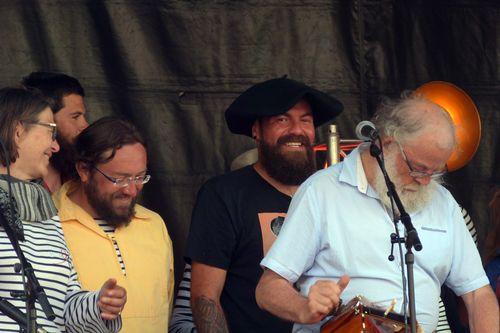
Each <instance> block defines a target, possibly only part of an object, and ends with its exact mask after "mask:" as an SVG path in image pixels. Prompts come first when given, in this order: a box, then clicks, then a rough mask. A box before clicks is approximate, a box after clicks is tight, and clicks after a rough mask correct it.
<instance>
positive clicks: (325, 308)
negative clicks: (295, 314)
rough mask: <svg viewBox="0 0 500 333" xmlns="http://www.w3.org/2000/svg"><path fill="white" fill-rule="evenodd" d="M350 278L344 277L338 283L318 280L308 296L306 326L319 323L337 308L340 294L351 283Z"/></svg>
mask: <svg viewBox="0 0 500 333" xmlns="http://www.w3.org/2000/svg"><path fill="white" fill-rule="evenodd" d="M349 280H350V278H349V277H348V276H347V275H344V276H342V277H341V278H340V280H339V281H338V282H334V281H329V280H318V281H316V283H314V284H313V285H312V286H311V288H310V289H309V295H308V296H307V301H308V302H307V310H306V312H305V313H304V314H303V316H302V317H303V318H302V322H303V323H304V324H312V323H317V322H318V321H320V320H321V319H323V318H324V317H325V316H327V315H328V314H330V312H332V311H333V310H334V309H336V308H337V306H338V305H339V302H340V294H341V293H342V292H343V291H344V289H345V288H346V287H347V284H348V283H349Z"/></svg>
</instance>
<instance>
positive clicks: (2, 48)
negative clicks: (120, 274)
mask: <svg viewBox="0 0 500 333" xmlns="http://www.w3.org/2000/svg"><path fill="white" fill-rule="evenodd" d="M499 12H500V9H499V5H498V2H497V1H477V0H470V1H466V0H455V1H453V0H450V1H438V0H435V1H417V0H414V1H395V0H392V1H368V0H364V1H361V0H358V1H354V0H353V1H340V0H337V1H324V0H302V1H299V0H297V1H294V0H267V1H266V0H254V1H146V0H143V1H137V0H135V1H134V0H128V1H127V0H109V1H97V0H96V1H83V0H40V1H28V0H17V1H14V0H3V1H0V18H1V22H2V24H1V28H0V72H1V73H2V74H1V75H0V85H1V86H6V85H13V84H16V83H17V82H19V80H20V78H21V77H22V76H24V75H27V74H28V73H30V72H31V71H34V70H50V71H62V72H65V73H68V74H70V75H73V76H75V77H77V78H78V79H80V81H81V82H82V84H83V85H84V87H85V89H86V93H87V97H86V103H87V105H88V108H89V110H90V115H89V117H90V120H95V119H97V118H99V117H101V116H103V115H109V114H116V115H122V116H124V117H126V118H128V119H131V120H132V121H134V123H135V124H136V125H137V126H138V127H139V128H140V130H141V131H143V132H144V133H145V135H146V137H147V139H148V141H149V149H148V150H149V151H148V154H149V168H150V170H151V174H152V176H153V180H152V181H151V183H149V184H148V185H147V186H146V187H145V189H144V193H143V197H142V202H143V204H144V205H145V206H147V207H149V208H151V209H153V210H155V211H157V212H159V213H160V214H161V215H162V216H163V218H164V219H165V221H166V224H167V227H168V230H169V233H170V235H171V237H172V239H173V242H174V248H175V259H176V273H177V278H179V276H180V274H181V272H182V267H183V265H184V262H183V258H182V254H183V251H184V247H185V239H186V234H187V232H188V229H189V223H190V215H191V209H192V207H193V203H194V200H195V196H196V192H197V190H198V189H199V187H200V185H201V184H202V183H203V182H204V181H205V180H207V179H208V178H210V177H212V176H214V175H218V174H222V173H223V172H225V171H227V170H228V168H229V165H230V162H231V161H232V160H233V158H235V157H236V156H237V155H239V154H240V153H242V152H244V151H245V150H247V149H249V148H251V147H253V142H252V141H251V140H250V139H248V138H246V137H243V136H237V135H233V134H231V133H230V132H229V131H228V129H227V128H226V124H225V121H224V117H223V112H224V110H225V109H226V107H227V106H228V105H229V104H230V103H231V101H232V100H233V99H234V98H235V97H236V96H238V94H240V93H241V92H242V91H243V90H245V89H246V88H247V87H249V86H250V85H252V84H255V83H257V82H260V81H263V80H266V79H269V78H273V77H278V76H282V75H288V77H290V78H293V79H296V80H300V81H304V82H306V83H308V84H311V85H313V86H315V87H317V88H319V89H321V90H324V91H326V92H328V93H331V94H332V95H334V96H336V97H337V98H338V99H340V100H341V101H342V102H343V103H344V105H345V111H344V113H343V114H342V115H341V116H340V117H339V118H338V119H337V120H336V121H335V123H337V124H338V127H339V131H340V135H341V137H343V138H353V136H354V127H355V124H356V123H357V122H358V121H360V120H362V119H367V118H369V117H370V115H371V114H372V113H373V112H374V109H375V106H376V104H377V103H378V101H379V99H380V97H381V96H383V95H386V96H397V95H399V93H400V92H401V91H403V90H406V89H415V88H417V87H419V86H420V85H421V84H423V83H425V82H428V81H431V80H443V81H449V82H452V83H454V84H456V85H458V86H460V87H461V88H463V89H464V90H465V91H467V92H468V93H469V94H470V95H471V96H472V98H473V100H474V101H475V102H476V104H477V106H478V108H479V110H480V114H481V118H482V129H483V132H482V139H481V144H480V147H479V150H478V151H477V154H476V155H475V157H474V159H473V160H472V161H471V162H470V163H469V164H468V165H467V166H466V167H465V168H463V169H461V170H459V171H456V172H454V173H452V174H451V175H450V176H449V177H448V187H449V189H450V190H451V191H452V193H453V194H454V195H455V197H456V198H457V200H458V201H459V202H460V203H461V204H462V205H463V206H465V207H466V208H467V209H468V210H469V211H470V213H471V215H472V217H473V220H474V222H475V223H476V226H477V229H478V231H479V236H480V239H481V240H483V239H484V236H485V234H486V233H487V231H488V211H487V202H488V197H489V194H490V189H491V187H492V186H494V185H495V184H496V185H498V184H499V183H500V178H499V176H500V173H499V162H500V161H499V159H500V153H499V150H498V144H499V132H500V131H499V125H500V112H499V109H500V98H499V96H500V94H499V93H500V68H499V64H500V57H499V54H500V43H499V42H500V37H499V31H500V28H499V27H500V22H499V21H500V20H499V17H500V13H499ZM325 132H326V127H323V128H320V129H319V130H318V136H319V138H320V140H321V139H324V138H325V136H326V133H325ZM495 147H497V148H495ZM207 223H208V221H207Z"/></svg>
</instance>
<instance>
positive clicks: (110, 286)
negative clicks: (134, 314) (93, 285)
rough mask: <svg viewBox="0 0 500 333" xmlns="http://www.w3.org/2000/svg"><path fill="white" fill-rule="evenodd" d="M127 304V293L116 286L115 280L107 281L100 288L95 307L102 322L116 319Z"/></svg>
mask: <svg viewBox="0 0 500 333" xmlns="http://www.w3.org/2000/svg"><path fill="white" fill-rule="evenodd" d="M125 302H127V291H126V290H125V288H123V287H120V286H119V285H118V284H116V280H115V279H108V280H107V281H106V282H104V284H103V285H102V287H101V291H100V292H99V299H98V301H97V306H98V307H99V310H101V317H102V319H104V320H113V319H116V318H118V316H119V315H120V314H121V312H122V310H123V307H124V306H125Z"/></svg>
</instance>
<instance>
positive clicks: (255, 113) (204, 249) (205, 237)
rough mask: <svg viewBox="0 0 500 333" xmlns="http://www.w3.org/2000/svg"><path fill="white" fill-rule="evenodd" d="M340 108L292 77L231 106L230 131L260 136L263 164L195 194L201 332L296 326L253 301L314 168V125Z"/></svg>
mask: <svg viewBox="0 0 500 333" xmlns="http://www.w3.org/2000/svg"><path fill="white" fill-rule="evenodd" d="M341 111H342V104H341V103H340V102H339V101H337V100H336V99H334V98H333V97H331V96H329V95H327V94H325V93H323V92H320V91H318V90H316V89H313V88H311V87H308V86H306V85H304V84H303V83H300V82H297V81H294V80H290V79H287V78H279V79H273V80H268V81H265V82H262V83H259V84H257V85H254V86H252V87H251V88H249V89H248V90H247V91H245V92H244V93H243V94H242V95H240V96H239V97H238V98H237V99H236V100H235V101H234V102H233V103H232V104H231V106H230V107H229V108H228V109H227V110H226V113H225V116H226V121H227V124H228V127H229V129H230V130H231V132H233V133H235V134H243V135H247V136H249V137H252V138H254V139H255V140H256V143H257V149H258V161H257V163H255V164H254V165H249V166H246V167H243V168H241V169H239V170H236V171H233V172H230V173H227V174H225V175H223V176H220V177H215V178H213V179H210V180H209V181H207V182H206V183H205V184H204V185H203V187H202V188H201V189H200V191H199V192H198V197H197V202H196V205H195V208H194V210H193V216H192V220H191V228H190V232H189V237H188V241H187V244H188V245H187V250H186V255H185V256H186V259H187V261H188V262H190V263H192V272H191V278H192V282H191V308H192V312H193V316H194V322H195V324H196V329H197V330H198V332H203V333H205V332H228V331H231V332H238V333H241V332H287V331H288V332H290V331H291V328H292V323H290V322H286V321H283V320H281V319H279V318H277V317H274V316H272V315H270V314H269V313H267V312H265V311H262V310H260V309H259V308H258V307H257V304H256V303H255V296H254V292H255V286H256V285H257V282H258V279H259V277H260V275H261V274H262V269H261V268H260V267H259V262H260V260H261V259H262V257H263V256H264V255H265V253H266V252H267V250H268V248H269V247H270V246H271V244H272V242H273V241H274V240H275V239H276V235H275V234H274V233H273V227H274V231H277V229H278V225H279V223H280V219H282V218H283V216H284V215H285V214H286V211H287V209H288V205H289V203H290V200H291V197H292V195H293V194H294V192H295V190H296V189H297V187H298V185H299V184H300V183H301V182H303V181H304V180H305V179H306V178H307V177H309V176H310V175H311V174H312V173H313V172H314V171H315V170H316V168H315V163H314V152H313V149H312V144H313V142H314V139H315V127H316V126H319V125H321V124H324V123H326V122H327V121H330V120H332V119H333V118H334V117H335V116H337V115H338V114H339V113H340V112H341ZM273 221H274V222H273ZM174 317H175V314H174ZM179 324H182V323H181V322H179ZM183 329H184V328H182V327H181V325H179V326H178V328H173V327H171V329H170V332H185V330H183Z"/></svg>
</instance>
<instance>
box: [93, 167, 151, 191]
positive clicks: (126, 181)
mask: <svg viewBox="0 0 500 333" xmlns="http://www.w3.org/2000/svg"><path fill="white" fill-rule="evenodd" d="M93 168H94V169H96V170H97V171H99V173H100V174H101V175H103V176H104V177H105V178H106V179H107V180H109V181H110V182H112V183H113V185H115V186H117V187H127V186H129V185H130V183H132V182H134V184H135V185H143V184H146V183H147V182H149V180H150V179H151V175H143V176H135V177H123V178H113V177H111V176H108V175H107V174H105V173H104V172H102V171H101V170H99V169H98V168H97V167H93Z"/></svg>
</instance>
